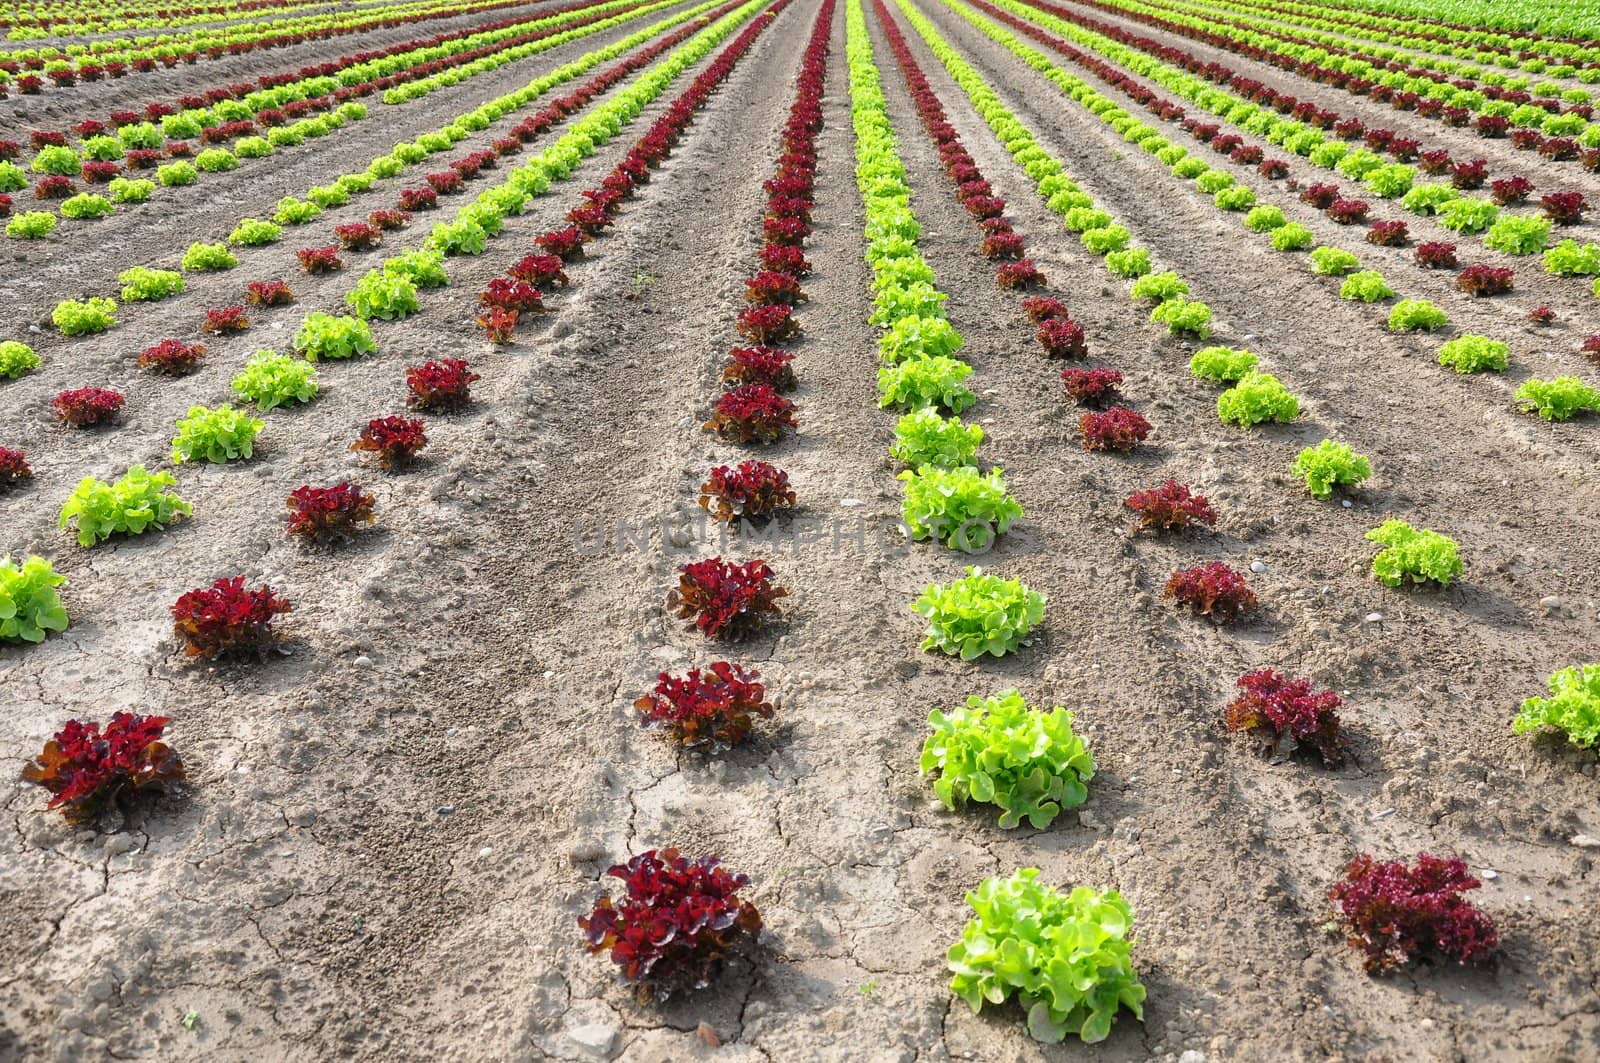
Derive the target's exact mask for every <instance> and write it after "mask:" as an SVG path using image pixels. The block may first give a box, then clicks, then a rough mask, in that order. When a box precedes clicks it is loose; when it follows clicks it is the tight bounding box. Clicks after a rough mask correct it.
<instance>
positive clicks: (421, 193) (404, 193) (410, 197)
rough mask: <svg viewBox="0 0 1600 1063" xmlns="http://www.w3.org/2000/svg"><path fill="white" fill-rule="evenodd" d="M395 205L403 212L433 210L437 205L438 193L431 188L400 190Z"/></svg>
mask: <svg viewBox="0 0 1600 1063" xmlns="http://www.w3.org/2000/svg"><path fill="white" fill-rule="evenodd" d="M396 203H397V204H398V205H399V208H400V209H401V210H403V211H414V210H433V209H434V208H435V207H437V206H438V205H439V193H437V192H435V191H434V190H433V189H431V188H402V189H401V190H400V198H399V199H398V200H396Z"/></svg>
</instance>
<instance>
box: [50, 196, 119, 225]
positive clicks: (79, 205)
mask: <svg viewBox="0 0 1600 1063" xmlns="http://www.w3.org/2000/svg"><path fill="white" fill-rule="evenodd" d="M116 209H117V208H116V207H113V206H112V205H111V200H109V199H107V198H106V197H105V196H100V195H96V194H94V193H93V192H79V193H78V194H77V195H75V196H71V197H69V198H67V199H63V200H62V201H61V216H62V217H64V218H75V219H77V220H80V221H82V220H85V219H90V218H104V217H105V216H106V215H108V214H112V213H115V212H116Z"/></svg>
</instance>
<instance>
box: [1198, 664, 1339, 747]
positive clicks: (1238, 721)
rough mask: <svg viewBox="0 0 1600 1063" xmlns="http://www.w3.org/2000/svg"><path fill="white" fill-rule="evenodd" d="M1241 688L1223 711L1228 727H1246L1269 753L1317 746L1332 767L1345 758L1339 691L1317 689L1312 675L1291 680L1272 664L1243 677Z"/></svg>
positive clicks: (1233, 728)
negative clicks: (1310, 678)
mask: <svg viewBox="0 0 1600 1063" xmlns="http://www.w3.org/2000/svg"><path fill="white" fill-rule="evenodd" d="M1239 689H1240V690H1241V691H1243V693H1241V694H1240V695H1239V696H1238V697H1237V698H1235V699H1234V700H1233V701H1232V702H1230V703H1229V704H1228V708H1227V711H1226V713H1225V714H1224V716H1223V720H1224V722H1225V723H1226V724H1227V727H1228V730H1230V731H1243V732H1244V733H1245V734H1247V735H1249V736H1250V737H1251V738H1254V739H1256V740H1257V741H1258V742H1260V743H1261V746H1262V751H1263V752H1264V753H1267V754H1272V753H1278V752H1287V747H1288V746H1289V745H1291V744H1292V745H1295V746H1300V747H1303V748H1306V749H1314V750H1316V752H1317V754H1318V755H1319V756H1320V757H1321V758H1322V763H1323V764H1325V765H1327V766H1328V767H1330V768H1336V767H1338V766H1339V765H1340V764H1341V763H1343V761H1344V751H1345V740H1344V736H1343V735H1342V734H1341V733H1340V731H1339V711H1338V710H1339V704H1340V701H1339V695H1337V694H1335V693H1334V692H1333V691H1331V690H1323V691H1316V690H1313V689H1312V687H1311V681H1310V680H1309V679H1289V678H1287V677H1285V676H1282V675H1279V674H1278V673H1277V672H1274V671H1273V670H1272V669H1270V668H1258V669H1256V670H1255V671H1253V672H1246V673H1245V674H1244V675H1242V676H1240V677H1239Z"/></svg>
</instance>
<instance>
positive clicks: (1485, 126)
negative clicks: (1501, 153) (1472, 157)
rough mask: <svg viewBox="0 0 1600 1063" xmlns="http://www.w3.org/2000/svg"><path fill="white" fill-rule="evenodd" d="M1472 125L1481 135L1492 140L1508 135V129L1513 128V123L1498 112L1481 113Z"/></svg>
mask: <svg viewBox="0 0 1600 1063" xmlns="http://www.w3.org/2000/svg"><path fill="white" fill-rule="evenodd" d="M1472 125H1473V128H1475V129H1476V130H1477V131H1478V135H1479V136H1480V137H1486V138H1488V139H1490V140H1498V139H1500V138H1501V137H1503V136H1505V135H1506V130H1507V129H1509V128H1511V123H1510V122H1509V121H1507V120H1506V119H1505V118H1503V117H1501V116H1500V115H1497V114H1483V115H1479V116H1478V118H1477V120H1476V121H1475V122H1473V123H1472Z"/></svg>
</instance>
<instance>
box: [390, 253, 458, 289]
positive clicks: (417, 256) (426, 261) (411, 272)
mask: <svg viewBox="0 0 1600 1063" xmlns="http://www.w3.org/2000/svg"><path fill="white" fill-rule="evenodd" d="M383 272H384V273H386V274H388V275H389V276H391V277H403V278H405V279H406V280H408V281H410V282H411V283H412V284H414V285H416V286H417V287H418V288H443V287H444V286H445V285H447V284H449V283H450V276H449V274H447V273H446V272H445V270H444V255H443V254H442V253H440V252H438V251H429V250H426V249H423V248H417V249H416V250H414V251H406V252H403V253H401V254H398V255H395V256H394V257H393V258H390V259H387V260H385V261H384V263H383Z"/></svg>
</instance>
